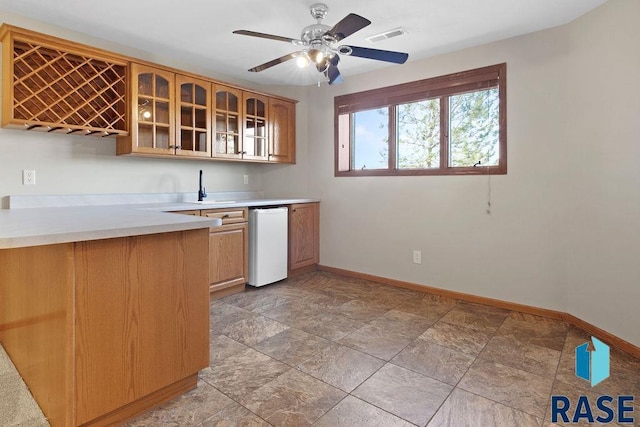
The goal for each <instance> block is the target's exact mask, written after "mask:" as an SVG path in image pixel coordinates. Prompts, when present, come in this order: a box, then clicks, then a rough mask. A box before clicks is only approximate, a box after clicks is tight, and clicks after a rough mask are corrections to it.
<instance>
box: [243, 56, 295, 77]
mask: <svg viewBox="0 0 640 427" xmlns="http://www.w3.org/2000/svg"><path fill="white" fill-rule="evenodd" d="M297 55H298V52H294V53H290V54H288V55H285V56H281V57H280V58H276V59H274V60H271V61H269V62H265V63H264V64H260V65H258V66H257V67H253V68H250V69H249V71H251V72H254V73H257V72H260V71H264V70H266V69H267V68H271V67H273V66H274V65H278V64H282V63H283V62H286V61H288V60H290V59H293V58H295V57H296V56H297Z"/></svg>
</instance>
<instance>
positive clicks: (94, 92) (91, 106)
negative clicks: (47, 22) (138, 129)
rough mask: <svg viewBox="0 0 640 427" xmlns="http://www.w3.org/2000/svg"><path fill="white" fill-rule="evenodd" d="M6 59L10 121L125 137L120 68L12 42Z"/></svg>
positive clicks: (60, 51) (124, 87)
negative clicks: (9, 63) (9, 75)
mask: <svg viewBox="0 0 640 427" xmlns="http://www.w3.org/2000/svg"><path fill="white" fill-rule="evenodd" d="M12 59H13V119H14V121H15V120H18V121H24V123H25V125H27V126H32V127H39V124H43V123H44V124H47V125H49V128H51V126H52V125H53V126H54V130H55V129H57V126H59V128H65V129H68V132H73V131H78V130H86V131H87V134H92V133H101V134H104V135H113V134H115V135H117V134H126V133H127V114H126V112H127V109H126V82H125V78H126V77H125V75H126V69H125V67H124V66H122V65H119V64H113V63H109V62H107V61H104V60H99V59H95V58H91V57H89V56H84V55H79V54H75V53H69V52H66V51H64V50H61V49H56V48H53V47H46V46H42V45H39V44H36V43H31V42H27V41H21V40H14V44H13V58H12Z"/></svg>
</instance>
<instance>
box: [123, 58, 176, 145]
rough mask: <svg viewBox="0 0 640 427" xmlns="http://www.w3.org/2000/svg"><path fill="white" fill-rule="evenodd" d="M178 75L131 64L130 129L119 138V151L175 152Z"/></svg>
mask: <svg viewBox="0 0 640 427" xmlns="http://www.w3.org/2000/svg"><path fill="white" fill-rule="evenodd" d="M174 85H175V74H174V73H171V72H168V71H165V70H161V69H157V68H153V67H149V66H147V65H141V64H135V63H132V64H131V92H130V93H131V112H132V114H131V116H132V121H131V132H130V134H129V136H128V137H121V138H118V147H117V153H118V154H130V153H139V154H159V155H173V154H175V153H176V131H175V117H174V115H175V108H174V105H173V104H174V102H175V92H174V91H175V89H174Z"/></svg>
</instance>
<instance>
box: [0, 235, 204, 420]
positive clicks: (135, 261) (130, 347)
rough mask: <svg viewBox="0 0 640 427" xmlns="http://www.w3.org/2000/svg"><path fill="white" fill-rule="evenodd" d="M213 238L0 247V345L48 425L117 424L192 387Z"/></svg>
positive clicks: (200, 354)
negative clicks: (210, 240)
mask: <svg viewBox="0 0 640 427" xmlns="http://www.w3.org/2000/svg"><path fill="white" fill-rule="evenodd" d="M207 234H208V233H207V230H206V229H198V230H188V231H178V232H171V233H160V234H150V235H143V236H131V237H121V238H113V239H104V240H92V241H85V242H76V243H62V244H54V245H45V246H33V247H26V248H15V249H2V250H0V265H2V269H1V271H0V301H2V307H3V308H2V310H0V342H1V343H2V345H3V346H4V348H5V350H6V351H7V353H8V354H9V355H10V357H11V358H12V360H13V362H14V364H15V366H16V368H17V369H18V371H19V372H20V373H21V375H22V377H23V379H24V381H25V383H26V384H27V386H28V387H29V390H30V391H31V393H32V394H33V396H34V397H35V399H36V400H37V402H38V403H39V405H40V407H41V408H42V410H43V412H44V414H45V416H46V417H47V419H48V420H49V423H50V424H51V426H53V427H55V426H76V425H96V426H104V425H119V424H121V423H122V422H123V421H124V420H126V419H128V418H130V417H133V416H135V415H137V414H139V413H141V412H145V411H147V410H149V409H150V408H151V407H153V406H156V405H158V404H160V403H162V402H165V401H167V400H170V399H172V398H174V397H177V396H179V395H180V394H182V393H184V392H186V391H187V390H190V389H193V388H195V387H196V385H197V380H198V371H199V370H201V369H204V368H205V367H207V366H208V365H209V300H208V298H207V296H208V292H207V291H208V289H207V276H208V274H207V273H208V272H207V268H206V264H207V252H208V247H207V237H208V236H207ZM34 260H37V262H34ZM2 398H3V399H4V396H3V397H2Z"/></svg>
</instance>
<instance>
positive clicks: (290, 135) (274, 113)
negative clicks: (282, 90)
mask: <svg viewBox="0 0 640 427" xmlns="http://www.w3.org/2000/svg"><path fill="white" fill-rule="evenodd" d="M269 161H271V162H278V163H295V162H296V104H295V103H294V102H290V101H285V100H282V99H277V98H269Z"/></svg>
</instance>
